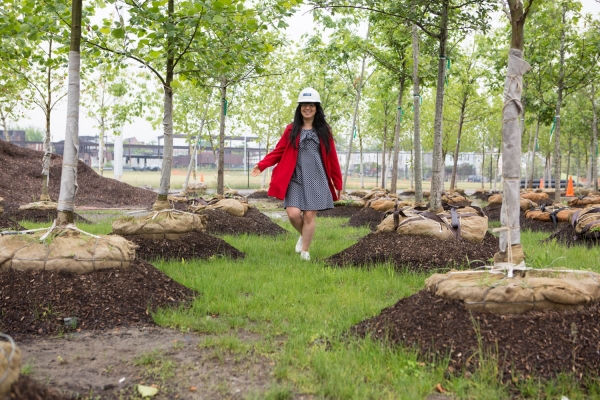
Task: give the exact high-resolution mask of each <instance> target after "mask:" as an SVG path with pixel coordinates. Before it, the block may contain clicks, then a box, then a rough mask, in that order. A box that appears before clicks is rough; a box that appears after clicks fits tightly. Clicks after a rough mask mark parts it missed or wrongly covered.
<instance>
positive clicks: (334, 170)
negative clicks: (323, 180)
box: [328, 138, 343, 190]
mask: <svg viewBox="0 0 600 400" xmlns="http://www.w3.org/2000/svg"><path fill="white" fill-rule="evenodd" d="M329 149H330V150H329V157H328V158H329V170H330V171H331V180H332V181H333V186H335V188H336V189H337V190H342V184H343V182H342V170H341V169H340V162H339V160H338V156H337V151H336V150H335V142H334V141H333V138H331V139H330V140H329Z"/></svg>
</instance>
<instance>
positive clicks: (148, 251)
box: [123, 232, 245, 261]
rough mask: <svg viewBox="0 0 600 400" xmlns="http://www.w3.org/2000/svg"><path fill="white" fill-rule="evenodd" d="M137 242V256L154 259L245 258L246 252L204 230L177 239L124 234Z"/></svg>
mask: <svg viewBox="0 0 600 400" xmlns="http://www.w3.org/2000/svg"><path fill="white" fill-rule="evenodd" d="M123 237H124V238H126V239H127V240H130V241H132V242H133V243H135V244H136V245H137V246H138V248H137V249H136V250H135V255H136V257H137V258H141V259H142V260H146V261H153V260H158V259H162V260H179V261H181V260H182V259H183V260H190V259H194V258H198V259H208V258H211V257H213V256H219V257H229V258H233V259H237V258H243V257H245V254H244V253H242V252H241V251H239V250H238V249H236V248H235V247H233V246H232V245H230V244H229V243H227V242H226V241H224V240H223V239H220V238H217V237H214V236H211V235H208V234H206V233H202V232H189V233H186V234H185V235H183V236H181V237H179V238H178V239H175V240H168V239H149V238H144V237H140V236H126V235H125V236H123Z"/></svg>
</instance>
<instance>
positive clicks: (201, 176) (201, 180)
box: [200, 174, 204, 182]
mask: <svg viewBox="0 0 600 400" xmlns="http://www.w3.org/2000/svg"><path fill="white" fill-rule="evenodd" d="M200 182H204V175H203V174H200Z"/></svg>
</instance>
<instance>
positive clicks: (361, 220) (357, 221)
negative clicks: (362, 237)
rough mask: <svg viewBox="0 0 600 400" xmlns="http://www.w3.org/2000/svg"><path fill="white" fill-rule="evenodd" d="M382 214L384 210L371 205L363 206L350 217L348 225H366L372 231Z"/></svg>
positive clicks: (356, 226)
mask: <svg viewBox="0 0 600 400" xmlns="http://www.w3.org/2000/svg"><path fill="white" fill-rule="evenodd" d="M384 216H385V212H381V211H377V210H374V209H373V208H371V207H363V208H361V209H359V210H358V212H356V213H355V214H354V215H352V216H351V217H350V220H349V221H348V225H349V226H353V227H355V228H360V227H362V226H365V225H367V226H368V227H369V229H370V230H372V231H374V230H375V229H376V228H377V225H379V224H380V223H381V220H382V219H383V217H384Z"/></svg>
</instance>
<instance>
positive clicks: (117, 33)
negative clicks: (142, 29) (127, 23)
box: [111, 28, 125, 39]
mask: <svg viewBox="0 0 600 400" xmlns="http://www.w3.org/2000/svg"><path fill="white" fill-rule="evenodd" d="M111 34H112V35H113V36H114V37H115V38H117V39H123V38H124V37H125V30H124V29H123V28H117V29H113V30H112V31H111Z"/></svg>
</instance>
